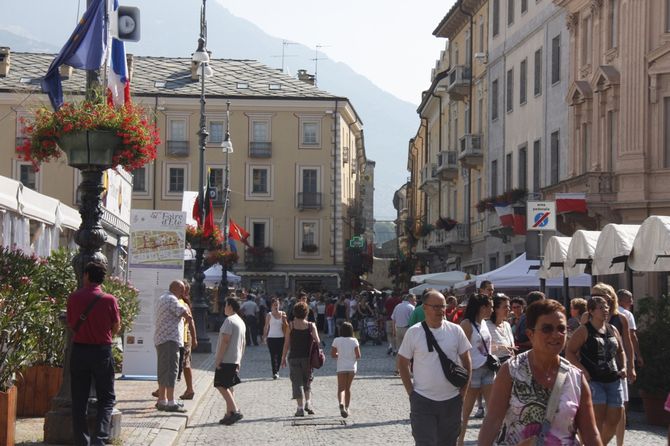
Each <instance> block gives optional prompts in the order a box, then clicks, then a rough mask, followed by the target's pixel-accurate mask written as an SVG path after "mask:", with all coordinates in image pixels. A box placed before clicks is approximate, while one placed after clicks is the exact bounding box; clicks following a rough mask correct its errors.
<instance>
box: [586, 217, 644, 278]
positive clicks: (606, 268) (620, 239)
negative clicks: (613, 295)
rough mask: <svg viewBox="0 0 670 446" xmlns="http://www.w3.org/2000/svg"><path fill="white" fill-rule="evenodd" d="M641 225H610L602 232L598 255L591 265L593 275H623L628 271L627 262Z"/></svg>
mask: <svg viewBox="0 0 670 446" xmlns="http://www.w3.org/2000/svg"><path fill="white" fill-rule="evenodd" d="M639 229H640V225H616V224H614V223H610V224H608V225H605V227H604V228H603V230H602V231H600V237H598V244H597V245H596V253H597V255H596V256H595V257H594V258H593V263H592V265H591V269H592V271H591V272H592V274H594V275H599V276H600V275H605V274H622V273H624V272H625V270H626V260H628V256H629V255H630V251H631V250H632V249H633V242H634V241H635V236H636V235H637V233H638V231H639Z"/></svg>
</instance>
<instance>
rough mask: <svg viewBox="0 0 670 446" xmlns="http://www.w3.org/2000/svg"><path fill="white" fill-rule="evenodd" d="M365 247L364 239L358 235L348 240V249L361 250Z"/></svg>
mask: <svg viewBox="0 0 670 446" xmlns="http://www.w3.org/2000/svg"><path fill="white" fill-rule="evenodd" d="M364 246H365V239H364V238H363V237H361V236H360V235H355V236H353V237H351V240H349V247H350V248H362V247H364Z"/></svg>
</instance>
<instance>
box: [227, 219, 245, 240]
mask: <svg viewBox="0 0 670 446" xmlns="http://www.w3.org/2000/svg"><path fill="white" fill-rule="evenodd" d="M229 221H230V227H229V232H230V234H229V235H230V238H232V239H233V240H239V241H241V242H242V243H244V244H245V245H247V246H249V243H248V242H247V239H248V238H249V233H248V232H247V231H245V230H244V228H243V227H242V226H239V225H237V224H235V222H234V221H233V219H232V218H231V219H230V220H229Z"/></svg>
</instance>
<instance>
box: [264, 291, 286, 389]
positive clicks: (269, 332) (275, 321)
mask: <svg viewBox="0 0 670 446" xmlns="http://www.w3.org/2000/svg"><path fill="white" fill-rule="evenodd" d="M271 303H272V304H271V305H272V306H271V310H270V312H269V313H268V314H267V316H265V328H264V329H263V339H264V340H265V343H266V344H267V345H268V349H269V350H270V361H271V363H272V378H273V379H277V378H279V366H280V365H281V354H282V349H283V347H284V333H285V332H286V328H287V327H288V320H287V318H286V313H284V312H283V311H279V299H277V298H276V297H273V298H272V301H271Z"/></svg>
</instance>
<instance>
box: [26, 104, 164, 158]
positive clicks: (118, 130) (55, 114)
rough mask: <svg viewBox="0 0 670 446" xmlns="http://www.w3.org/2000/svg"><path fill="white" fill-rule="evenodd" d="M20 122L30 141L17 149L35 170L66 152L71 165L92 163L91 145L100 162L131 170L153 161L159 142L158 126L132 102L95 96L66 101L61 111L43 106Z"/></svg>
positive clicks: (27, 140) (27, 139)
mask: <svg viewBox="0 0 670 446" xmlns="http://www.w3.org/2000/svg"><path fill="white" fill-rule="evenodd" d="M21 124H22V125H23V133H24V135H25V136H26V140H25V142H24V143H23V144H22V145H20V146H18V147H17V148H16V150H17V152H19V154H20V156H21V158H22V159H23V160H25V161H30V162H32V164H33V167H34V168H35V170H39V167H40V164H41V163H43V162H48V161H52V160H55V159H58V158H60V157H61V155H62V154H63V151H65V152H67V155H68V164H70V165H71V166H74V167H83V166H86V165H89V164H91V160H89V159H88V155H87V154H86V151H87V147H90V148H95V150H96V160H95V161H96V162H95V163H96V164H103V165H104V167H114V168H116V167H118V166H121V167H123V168H124V169H125V170H127V171H132V170H134V169H137V168H139V167H142V166H144V165H145V164H147V163H148V162H151V161H153V160H154V159H155V158H156V147H157V146H158V144H160V138H159V137H158V131H157V128H156V125H155V124H152V123H151V122H149V120H148V119H147V117H146V113H145V111H144V110H143V109H142V108H140V107H137V106H135V105H132V104H127V105H125V106H123V107H120V108H116V107H114V106H113V105H109V104H107V102H106V101H104V100H97V99H94V100H85V101H82V102H79V103H65V104H63V106H62V107H61V108H60V109H59V110H57V111H52V110H51V109H48V108H46V107H42V108H39V109H37V110H36V111H35V113H34V116H33V118H32V119H29V120H26V119H22V120H21ZM103 159H106V161H101V160H103Z"/></svg>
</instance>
